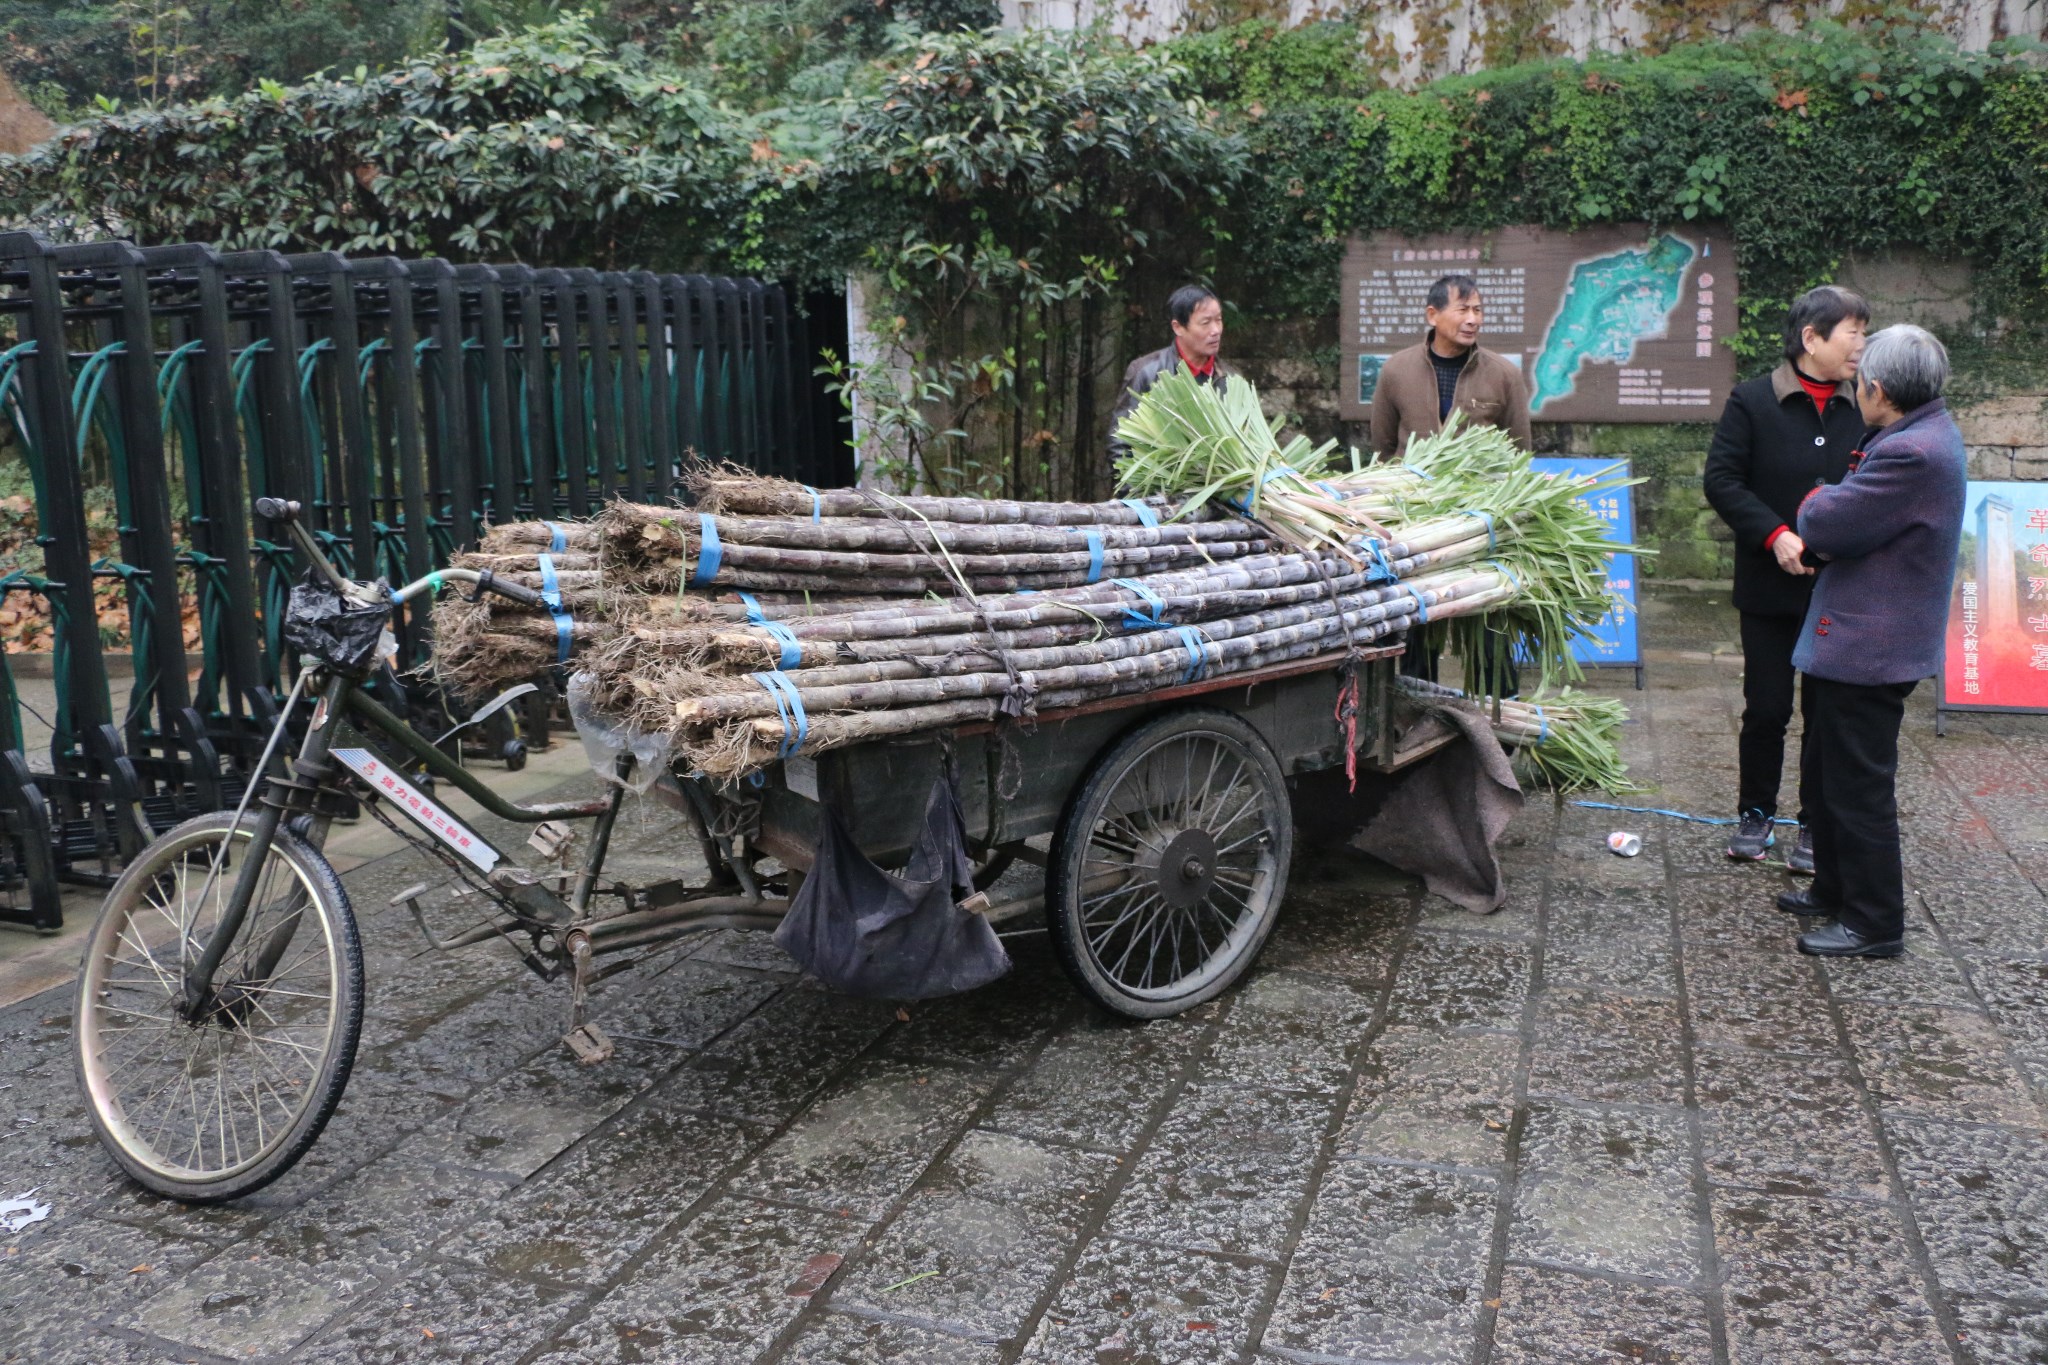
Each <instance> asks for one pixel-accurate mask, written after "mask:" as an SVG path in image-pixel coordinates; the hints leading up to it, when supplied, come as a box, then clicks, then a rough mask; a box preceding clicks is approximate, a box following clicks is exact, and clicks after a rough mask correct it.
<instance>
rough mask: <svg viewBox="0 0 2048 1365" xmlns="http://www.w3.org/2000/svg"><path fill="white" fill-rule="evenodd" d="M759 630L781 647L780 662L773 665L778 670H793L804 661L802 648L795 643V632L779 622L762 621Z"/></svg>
mask: <svg viewBox="0 0 2048 1365" xmlns="http://www.w3.org/2000/svg"><path fill="white" fill-rule="evenodd" d="M761 629H763V630H765V631H767V632H768V633H769V634H770V635H772V636H774V637H775V640H776V642H777V643H778V644H780V645H781V646H782V661H781V662H780V663H778V664H776V665H775V666H776V667H777V668H778V669H781V668H795V667H796V666H797V665H798V664H800V663H802V662H803V661H804V647H803V646H802V645H801V644H799V643H798V642H797V638H796V632H795V631H793V630H791V629H790V628H789V627H788V626H785V625H784V624H782V622H780V621H763V622H761Z"/></svg>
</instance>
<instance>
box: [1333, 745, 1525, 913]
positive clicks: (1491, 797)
mask: <svg viewBox="0 0 2048 1365" xmlns="http://www.w3.org/2000/svg"><path fill="white" fill-rule="evenodd" d="M1422 724H1423V725H1439V726H1449V727H1452V728H1455V729H1456V730H1458V731H1459V732H1461V737H1460V738H1459V739H1457V740H1455V741H1454V742H1452V743H1451V744H1450V745H1448V746H1446V747H1445V748H1443V749H1440V750H1438V751H1437V752H1436V753H1434V754H1432V755H1431V756H1430V757H1429V758H1427V759H1424V760H1423V761H1422V762H1420V763H1418V764H1416V765H1415V767H1413V768H1412V769H1410V770H1409V771H1408V772H1407V773H1405V774H1404V775H1403V776H1402V778H1401V780H1400V783H1399V785H1398V786H1396V787H1395V788H1394V790H1393V792H1392V793H1391V794H1390V795H1389V796H1388V797H1387V799H1386V801H1385V802H1384V804H1382V805H1381V806H1380V810H1379V814H1378V815H1376V816H1374V817H1373V819H1372V821H1371V823H1369V824H1367V825H1366V827H1365V828H1364V829H1363V830H1362V831H1360V832H1359V833H1358V834H1356V835H1354V836H1353V837H1352V839H1351V846H1352V847H1353V848H1355V849H1357V850H1358V851H1359V852H1361V853H1369V854H1371V855H1372V856H1373V857H1375V858H1378V859H1379V860H1380V861H1381V862H1383V863H1388V864H1390V865H1392V866H1394V867H1397V868H1399V869H1401V871H1403V872H1407V873H1412V874H1413V875H1415V876H1418V877H1420V878H1422V883H1423V885H1424V886H1426V887H1428V888H1429V890H1430V891H1431V892H1433V893H1434V894H1436V895H1439V896H1442V897H1444V898H1445V899H1446V900H1451V901H1455V902H1457V903H1458V904H1459V905H1462V906H1464V907H1465V908H1466V909H1467V910H1471V911H1475V912H1477V913H1479V914H1491V913H1493V912H1494V911H1495V910H1498V909H1500V908H1501V906H1503V905H1505V904H1506V903H1507V898H1508V888H1507V882H1506V879H1505V878H1503V877H1502V876H1501V871H1500V859H1499V858H1498V857H1496V856H1495V854H1494V851H1493V846H1494V843H1495V841H1496V840H1498V839H1499V838H1500V835H1501V831H1502V830H1504V829H1506V828H1507V825H1508V821H1510V820H1512V819H1513V818H1514V816H1515V812H1516V811H1518V810H1520V809H1521V808H1522V788H1521V784H1519V783H1518V782H1516V781H1515V773H1514V769H1513V768H1512V767H1511V766H1510V765H1509V763H1508V756H1507V754H1506V753H1504V752H1503V751H1502V750H1501V747H1500V741H1499V740H1497V739H1495V738H1494V737H1493V729H1492V727H1491V726H1490V725H1488V723H1487V720H1486V717H1485V716H1483V715H1481V714H1479V712H1478V711H1476V710H1472V709H1469V708H1466V707H1451V708H1448V709H1447V710H1445V711H1442V712H1436V713H1433V714H1432V715H1431V716H1430V717H1429V718H1428V719H1427V720H1425V721H1424V722H1422ZM1422 733H1423V732H1422V730H1421V729H1420V728H1419V727H1418V728H1417V729H1416V730H1413V731H1410V732H1409V738H1410V739H1411V740H1414V739H1417V738H1420V737H1421V735H1422Z"/></svg>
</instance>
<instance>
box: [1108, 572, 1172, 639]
mask: <svg viewBox="0 0 2048 1365" xmlns="http://www.w3.org/2000/svg"><path fill="white" fill-rule="evenodd" d="M1110 582H1112V583H1114V584H1115V585H1116V586H1117V587H1119V588H1129V589H1130V590H1131V591H1132V592H1134V593H1136V594H1138V596H1140V597H1142V598H1144V599H1145V605H1147V606H1149V607H1151V608H1152V614H1151V615H1149V616H1148V615H1146V614H1145V613H1144V612H1142V611H1139V610H1138V609H1137V608H1136V607H1134V606H1132V605H1131V604H1130V603H1128V602H1126V603H1124V624H1126V625H1128V626H1129V627H1130V628H1131V629H1132V630H1157V629H1159V627H1161V626H1163V625H1165V624H1166V622H1165V621H1163V620H1161V619H1160V615H1159V614H1160V613H1161V612H1163V611H1165V610H1166V603H1165V602H1163V601H1161V600H1160V597H1159V594H1158V593H1156V592H1154V591H1152V589H1150V588H1148V587H1146V586H1145V585H1144V584H1143V583H1140V582H1139V581H1138V580H1137V579H1135V578H1113V579H1111V580H1110Z"/></svg>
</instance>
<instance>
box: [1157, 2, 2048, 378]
mask: <svg viewBox="0 0 2048 1365" xmlns="http://www.w3.org/2000/svg"><path fill="white" fill-rule="evenodd" d="M1172 50H1173V53H1174V55H1175V57H1176V58H1177V59H1178V60H1179V61H1180V62H1181V63H1182V65H1183V66H1184V68H1185V70H1186V72H1187V77H1186V82H1185V86H1184V88H1185V89H1186V90H1187V91H1188V92H1189V93H1195V94H1200V95H1202V96H1203V97H1205V98H1207V99H1209V100H1212V101H1214V102H1216V103H1217V104H1219V105H1221V106H1223V107H1226V108H1228V109H1230V110H1232V111H1233V121H1234V126H1235V127H1236V128H1237V129H1238V130H1240V131H1241V132H1242V134H1243V136H1244V137H1245V139H1246V141H1247V143H1248V144H1249V146H1250V148H1251V151H1252V164H1253V165H1254V166H1255V167H1256V168H1257V172H1256V178H1255V180H1254V181H1253V182H1252V183H1251V184H1249V185H1247V186H1246V187H1244V190H1243V191H1242V193H1241V194H1240V196H1239V209H1240V214H1241V216H1240V217H1239V219H1238V220H1237V234H1236V235H1237V238H1238V242H1239V244H1240V246H1241V247H1243V248H1246V249H1244V250H1243V251H1241V253H1240V254H1239V260H1240V264H1239V265H1237V266H1234V267H1233V268H1232V269H1231V271H1230V272H1229V273H1230V274H1231V276H1232V277H1233V278H1235V279H1238V280H1241V281H1243V282H1244V284H1245V286H1246V287H1245V288H1244V289H1243V290H1242V291H1240V292H1243V293H1244V294H1245V295H1246V296H1247V297H1257V298H1259V299H1260V305H1259V306H1260V309H1261V310H1262V311H1271V312H1280V313H1287V312H1302V311H1308V312H1326V311H1328V310H1329V309H1331V308H1332V307H1334V305H1335V294H1334V289H1335V284H1336V277H1337V260H1338V257H1339V255H1340V254H1341V250H1342V239H1343V238H1344V237H1345V235H1346V234H1348V233H1351V232H1364V231H1371V230H1375V229H1380V228H1395V229H1404V230H1412V231H1427V230H1432V229H1441V228H1445V227H1451V226H1469V227H1491V226H1495V225H1499V224H1506V223H1540V224H1544V225H1547V226H1551V227H1558V228H1573V227H1579V226H1582V225H1585V224H1588V223H1600V222H1616V221H1621V222H1630V221H1648V222H1651V223H1668V222H1677V221H1683V220H1687V219H1692V218H1695V217H1705V218H1712V219H1719V220H1722V221H1723V222H1725V223H1726V224H1727V225H1728V226H1729V228H1730V229H1731V230H1732V233H1733V236H1734V239H1735V242H1736V245H1737V249H1738V251H1739V253H1740V261H1741V265H1742V270H1743V292H1744V298H1745V305H1744V310H1743V311H1744V320H1745V324H1746V325H1745V328H1744V330H1743V333H1742V335H1741V337H1740V338H1739V339H1738V346H1739V349H1740V350H1741V351H1742V352H1743V354H1744V356H1745V359H1748V360H1752V361H1754V360H1756V359H1758V358H1760V357H1761V356H1763V355H1765V354H1767V353H1768V352H1769V351H1770V349H1771V347H1772V345H1773V344H1774V342H1775V337H1776V328H1777V323H1778V319H1779V318H1780V317H1781V316H1782V306H1783V300H1785V299H1787V298H1789V297H1790V296H1791V295H1792V294H1794V293H1796V292H1797V291H1798V290H1800V289H1801V288H1803V287H1805V286H1807V285H1808V284H1811V283H1813V282H1817V281H1821V280H1825V279H1827V278H1828V277H1829V276H1830V275H1831V274H1832V273H1833V272H1834V271H1835V269H1836V268H1837V267H1838V265H1839V263H1840V261H1841V259H1842V257H1843V255H1844V254H1845V253H1848V252H1852V251H1874V250H1878V249H1881V248H1885V247H1898V246H1913V247H1922V248H1926V249H1928V250H1931V251H1933V252H1935V253H1937V254H1940V255H1944V256H1951V257H1962V258H1967V259H1969V260H1971V261H1973V262H1975V263H1976V264H1977V265H1978V267H1979V269H1980V271H1981V272H1982V274H1981V278H1982V279H1983V280H1984V281H1985V283H1986V284H1987V285H1988V286H1989V287H1988V288H1986V289H1983V290H1980V298H1981V299H1982V300H1983V302H1984V303H1985V304H1987V305H1988V306H1989V307H1991V308H1992V309H1995V310H1997V311H1998V312H2000V313H2003V314H2005V315H2006V316H2008V317H2016V318H2037V317H2038V315H2039V312H2038V305H2039V302H2040V301H2041V298H2042V294H2043V286H2044V283H2048V77H2044V74H2043V72H2042V70H2041V68H2040V67H2039V66H2038V65H2036V64H2034V63H2032V62H2029V61H2026V60H2023V59H2022V57H2021V55H2020V54H2019V53H2018V52H2017V51H2016V50H2015V49H2013V48H2009V47H2007V46H2006V45H1994V47H1993V49H1992V50H1991V51H1988V52H1976V53H1969V52H1960V51H1958V50H1956V48H1955V47H1954V46H1953V45H1952V44H1950V43H1949V42H1947V41H1946V40H1945V39H1942V38H1940V37H1938V36H1934V35H1930V34H1926V33H1921V32H1915V31H1911V30H1907V31H1889V32H1879V33H1858V32H1851V31H1849V30H1846V29H1842V28H1837V27H1826V28H1821V29H1817V30H1815V31H1814V32H1811V33H1809V34H1806V35H1801V36H1785V35H1777V34H1768V35H1760V36H1758V37H1755V38H1752V39H1750V40H1747V41H1744V42H1741V43H1732V44H1731V43H1712V44H1701V45H1696V46H1692V47H1686V48H1680V49H1678V50H1675V51H1673V52H1670V53H1667V54H1665V55H1663V56H1658V57H1647V58H1637V59H1627V58H1599V59H1595V60H1592V61H1588V62H1545V63H1537V64H1531V65H1524V66H1517V67H1512V68H1509V69H1507V70H1503V71H1496V72H1488V73H1484V74H1481V75H1474V76H1464V77H1456V78H1452V79H1446V80H1442V81H1438V82H1435V83H1433V84H1431V85H1429V86H1427V87H1425V88H1424V89H1422V90H1419V91H1416V92H1413V93H1407V92H1400V91H1392V90H1386V89H1378V88H1374V87H1373V85H1372V83H1371V80H1370V72H1369V69H1368V66H1367V64H1366V63H1365V62H1364V61H1363V60H1362V59H1361V58H1360V56H1359V53H1358V51H1357V44H1356V40H1355V37H1353V36H1352V35H1351V32H1350V30H1347V29H1344V28H1343V27H1342V26H1339V25H1333V24H1324V25H1311V26H1308V27H1305V28H1298V29H1293V30H1279V29H1275V28H1274V27H1273V26H1271V25H1266V24H1246V25H1240V26H1238V27H1236V28H1232V29H1225V30H1220V31H1218V32H1214V33H1207V34H1200V35H1195V36H1191V37H1187V38H1183V39H1181V40H1178V41H1177V42H1175V43H1174V44H1172Z"/></svg>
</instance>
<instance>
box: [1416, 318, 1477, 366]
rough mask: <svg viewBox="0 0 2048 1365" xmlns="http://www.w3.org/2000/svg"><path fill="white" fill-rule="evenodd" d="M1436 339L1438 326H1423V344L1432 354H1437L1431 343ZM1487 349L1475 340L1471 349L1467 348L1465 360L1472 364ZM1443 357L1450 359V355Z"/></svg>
mask: <svg viewBox="0 0 2048 1365" xmlns="http://www.w3.org/2000/svg"><path fill="white" fill-rule="evenodd" d="M1435 340H1436V328H1434V327H1425V328H1423V329H1422V344H1423V347H1424V348H1425V349H1427V350H1428V351H1429V353H1430V354H1431V355H1432V356H1434V355H1436V348H1435V347H1434V346H1433V345H1431V343H1432V342H1434V341H1435ZM1485 349H1486V348H1485V347H1484V346H1481V345H1480V344H1479V343H1478V342H1476V341H1475V342H1473V343H1472V345H1471V348H1470V349H1468V350H1467V351H1466V352H1465V356H1464V360H1465V363H1466V364H1467V365H1470V364H1471V363H1472V361H1473V360H1474V359H1475V358H1476V357H1477V356H1478V355H1479V353H1480V352H1481V351H1483V350H1485ZM1442 358H1443V359H1448V358H1449V357H1442Z"/></svg>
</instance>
